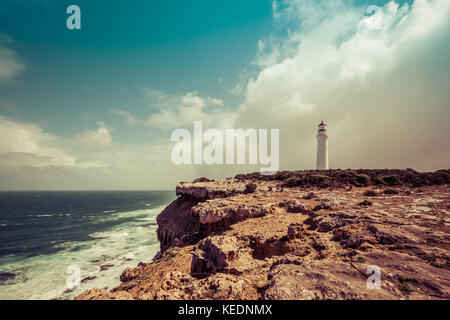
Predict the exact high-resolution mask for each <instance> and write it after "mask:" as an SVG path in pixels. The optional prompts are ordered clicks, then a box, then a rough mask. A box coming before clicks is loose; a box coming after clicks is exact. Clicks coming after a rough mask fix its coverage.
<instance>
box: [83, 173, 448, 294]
mask: <svg viewBox="0 0 450 320" xmlns="http://www.w3.org/2000/svg"><path fill="white" fill-rule="evenodd" d="M449 182H450V171H449V170H440V171H436V172H432V173H419V172H416V171H414V170H411V169H408V170H328V171H295V172H280V173H278V174H277V175H274V176H261V175H259V174H248V175H238V176H236V177H235V178H230V179H225V180H217V181H212V180H208V179H206V178H201V179H197V180H196V181H194V182H191V183H180V184H179V185H178V186H177V188H176V193H177V195H178V196H179V197H178V199H177V200H175V201H174V202H173V203H171V204H170V205H169V206H167V207H166V208H165V209H164V211H163V212H161V213H160V215H159V216H158V218H157V222H158V230H157V234H158V239H159V240H160V243H161V251H160V252H159V253H158V254H157V255H156V257H155V258H154V259H153V261H152V262H150V263H140V264H139V266H138V267H136V268H133V269H126V270H125V271H124V272H123V273H122V275H121V276H120V280H121V282H122V284H121V285H120V286H118V287H117V288H114V289H112V290H111V291H106V290H100V289H94V290H88V291H86V292H84V293H83V294H81V295H80V296H78V297H77V298H76V299H400V298H405V299H449V298H450V292H449V290H450V280H449V279H450V257H449V248H450V246H449V244H450V234H449V230H450V229H449V223H450V220H449V219H450V218H449V210H450V190H449ZM369 265H376V266H378V267H379V268H380V269H381V273H382V274H381V278H382V282H381V289H379V290H371V289H368V288H367V286H366V280H367V277H368V275H367V274H366V270H367V267H368V266H369Z"/></svg>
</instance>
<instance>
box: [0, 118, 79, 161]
mask: <svg viewBox="0 0 450 320" xmlns="http://www.w3.org/2000/svg"><path fill="white" fill-rule="evenodd" d="M0 136H1V137H2V139H0V150H1V151H0V167H22V166H27V167H48V166H62V167H70V166H75V160H76V159H75V158H74V157H72V156H70V155H68V154H66V152H64V151H63V150H62V149H61V148H60V145H61V141H60V139H58V138H57V137H56V136H54V135H52V134H49V133H46V132H44V131H42V129H41V128H39V127H38V126H37V125H36V124H32V123H19V122H15V121H12V120H9V119H7V118H5V117H3V116H0Z"/></svg>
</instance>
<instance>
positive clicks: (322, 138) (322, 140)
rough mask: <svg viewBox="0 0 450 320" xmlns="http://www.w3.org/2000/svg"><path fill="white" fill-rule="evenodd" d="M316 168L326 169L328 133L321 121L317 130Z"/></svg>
mask: <svg viewBox="0 0 450 320" xmlns="http://www.w3.org/2000/svg"><path fill="white" fill-rule="evenodd" d="M316 138H317V170H327V169H328V134H327V125H326V124H325V123H324V122H323V121H322V122H320V123H319V129H318V131H317V135H316Z"/></svg>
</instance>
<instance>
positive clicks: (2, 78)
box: [0, 33, 25, 85]
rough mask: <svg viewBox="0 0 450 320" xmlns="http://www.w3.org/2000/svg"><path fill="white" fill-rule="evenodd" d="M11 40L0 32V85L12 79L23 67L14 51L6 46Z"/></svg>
mask: <svg viewBox="0 0 450 320" xmlns="http://www.w3.org/2000/svg"><path fill="white" fill-rule="evenodd" d="M11 42H12V39H11V38H10V37H8V36H7V35H5V34H2V33H0V85H3V84H5V83H7V82H10V81H12V80H13V79H14V78H16V77H17V76H18V75H19V74H20V73H21V72H22V71H23V70H24V69H25V64H24V63H23V62H22V61H21V60H20V59H19V58H18V57H17V54H16V53H15V51H14V50H12V49H10V48H8V47H7V46H6V44H10V43H11Z"/></svg>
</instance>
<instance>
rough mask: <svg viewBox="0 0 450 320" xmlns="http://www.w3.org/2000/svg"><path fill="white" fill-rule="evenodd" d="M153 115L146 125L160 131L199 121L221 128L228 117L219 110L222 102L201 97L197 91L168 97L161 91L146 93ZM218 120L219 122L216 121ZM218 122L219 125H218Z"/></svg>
mask: <svg viewBox="0 0 450 320" xmlns="http://www.w3.org/2000/svg"><path fill="white" fill-rule="evenodd" d="M146 97H147V99H148V100H149V103H150V106H151V108H152V109H157V110H158V111H157V112H155V113H153V114H152V115H151V116H150V117H149V118H148V120H147V121H146V124H147V125H149V126H153V127H156V128H160V129H173V128H177V127H180V126H183V125H188V124H189V125H192V124H193V122H194V121H195V120H201V121H203V122H204V124H205V125H207V126H213V125H214V126H221V124H223V123H224V121H228V115H227V113H226V112H224V111H222V110H221V107H223V101H222V100H220V99H216V98H212V97H201V96H200V95H199V94H198V92H197V91H193V92H188V93H186V94H180V95H169V94H166V93H163V92H161V91H154V90H150V91H147V92H146ZM218 120H219V121H218ZM219 122H220V123H219Z"/></svg>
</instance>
